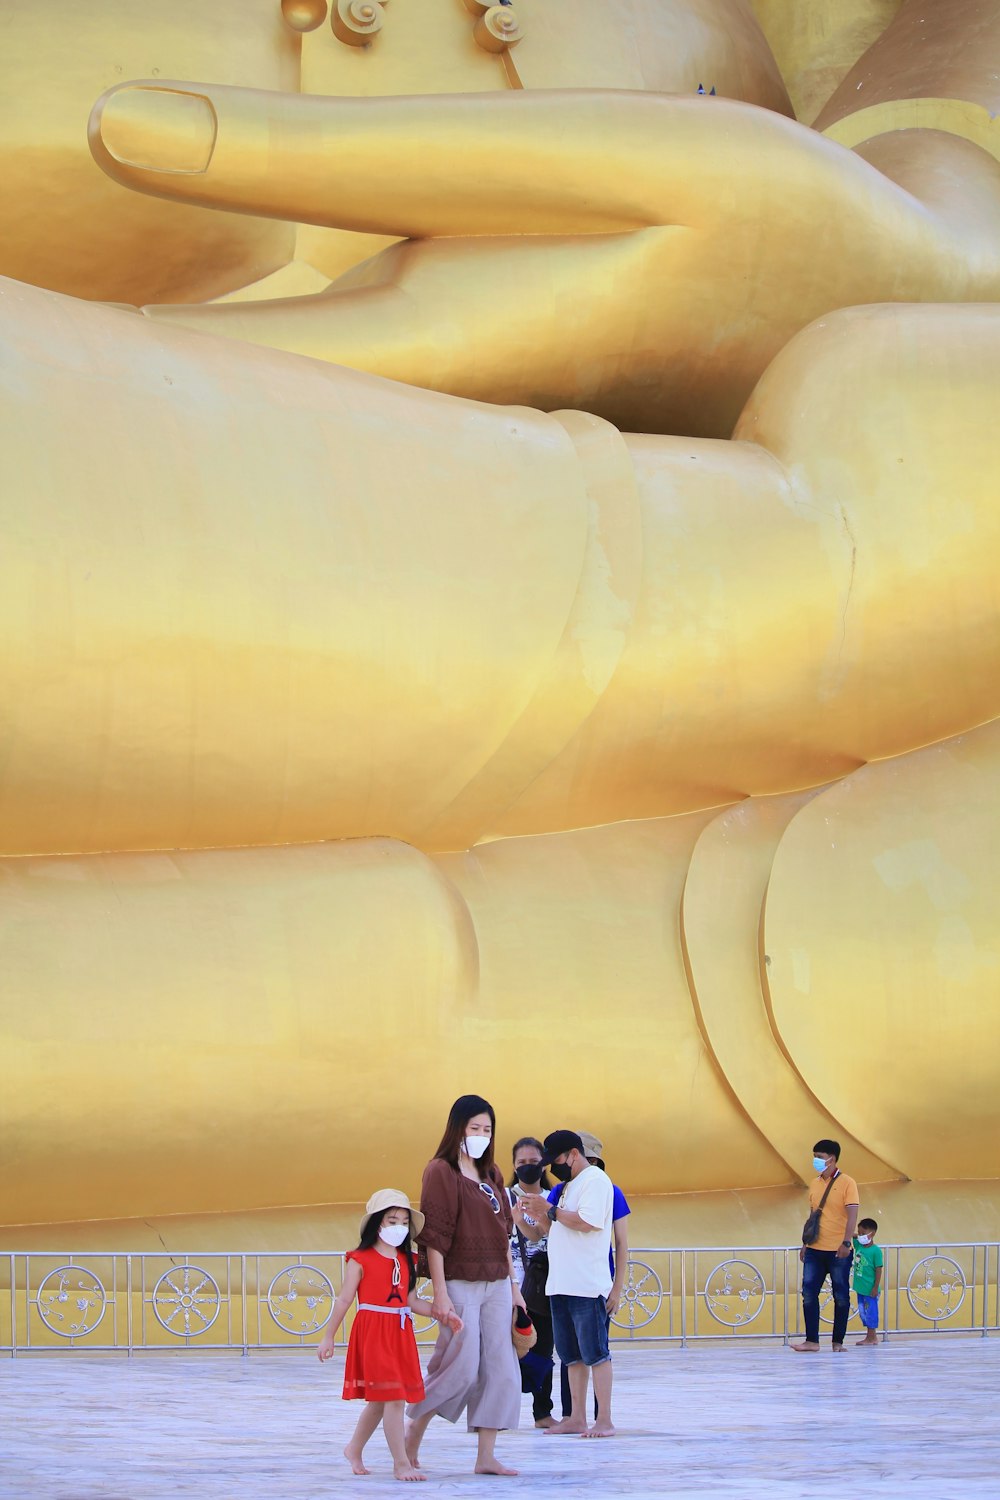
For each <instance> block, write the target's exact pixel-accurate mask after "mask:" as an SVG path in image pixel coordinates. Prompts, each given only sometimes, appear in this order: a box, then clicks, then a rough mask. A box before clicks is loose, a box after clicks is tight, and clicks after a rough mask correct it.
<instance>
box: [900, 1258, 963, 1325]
mask: <svg viewBox="0 0 1000 1500" xmlns="http://www.w3.org/2000/svg"><path fill="white" fill-rule="evenodd" d="M966 1288H967V1283H966V1280H965V1274H964V1272H963V1270H962V1267H961V1266H960V1265H959V1264H958V1262H957V1261H955V1260H952V1258H951V1256H950V1255H925V1256H924V1258H923V1260H919V1261H917V1264H916V1265H915V1266H914V1267H913V1270H912V1271H911V1272H910V1274H909V1276H908V1277H907V1278H906V1300H907V1301H908V1302H909V1304H910V1306H911V1307H912V1308H913V1311H914V1312H915V1313H916V1315H917V1317H918V1318H925V1319H926V1320H927V1322H928V1323H943V1322H944V1320H945V1318H953V1317H954V1316H955V1314H956V1313H957V1312H958V1309H959V1308H960V1307H961V1305H962V1303H963V1302H964V1301H965V1293H966Z"/></svg>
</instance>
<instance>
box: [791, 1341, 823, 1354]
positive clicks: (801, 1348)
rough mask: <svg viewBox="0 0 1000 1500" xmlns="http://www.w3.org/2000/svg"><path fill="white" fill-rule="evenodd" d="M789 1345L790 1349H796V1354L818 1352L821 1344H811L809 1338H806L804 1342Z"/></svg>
mask: <svg viewBox="0 0 1000 1500" xmlns="http://www.w3.org/2000/svg"><path fill="white" fill-rule="evenodd" d="M788 1347H789V1348H790V1349H794V1350H795V1352H796V1354H818V1353H819V1345H818V1344H811V1343H810V1342H809V1340H808V1339H806V1340H805V1342H804V1343H802V1344H789V1346H788Z"/></svg>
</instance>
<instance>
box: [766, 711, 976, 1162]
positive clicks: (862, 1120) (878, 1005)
mask: <svg viewBox="0 0 1000 1500" xmlns="http://www.w3.org/2000/svg"><path fill="white" fill-rule="evenodd" d="M998 767H1000V726H998V725H996V724H992V725H988V726H986V727H985V728H982V729H978V730H975V731H973V732H972V733H970V734H967V735H962V736H961V737H959V738H958V739H954V740H949V741H947V742H946V743H945V744H943V745H935V746H931V747H930V748H928V749H925V750H920V751H917V752H916V753H914V754H913V755H910V756H906V757H903V758H902V759H899V760H895V761H891V762H887V763H885V764H882V765H875V766H867V767H865V768H864V770H862V771H858V772H856V773H855V774H854V775H853V776H852V777H850V779H849V780H847V781H845V782H844V783H843V784H842V785H839V786H834V787H831V788H829V789H828V790H826V791H824V792H821V793H820V794H819V795H818V796H817V797H816V798H814V799H813V801H812V802H810V803H809V805H808V806H807V807H805V808H804V809H803V810H802V811H801V812H800V813H799V814H798V815H797V816H796V818H795V819H794V821H793V822H792V824H791V825H790V827H789V829H788V831H787V832H786V834H785V837H784V839H783V840H782V843H781V845H780V846H779V849H778V851H777V854H776V856H775V860H774V867H773V870H772V873H771V880H770V884H769V887H768V894H767V904H766V910H765V916H764V942H765V947H766V952H767V954H768V956H769V958H770V964H769V967H768V974H769V984H770V989H771V996H772V1000H773V1005H774V1014H775V1019H776V1022H777V1024H778V1026H779V1028H780V1030H781V1035H782V1038H783V1039H784V1041H785V1043H786V1045H787V1047H788V1049H789V1052H790V1053H791V1055H792V1058H793V1059H794V1061H795V1063H796V1066H797V1067H798V1068H799V1069H800V1070H801V1072H802V1074H803V1076H804V1078H805V1079H806V1081H807V1083H808V1084H809V1086H810V1088H811V1089H812V1090H813V1091H814V1093H815V1094H816V1095H817V1097H818V1098H820V1099H822V1101H823V1103H824V1105H825V1106H826V1107H827V1108H828V1109H830V1110H831V1111H833V1113H834V1115H835V1116H836V1117H838V1118H840V1119H847V1120H851V1121H854V1122H856V1129H857V1131H858V1133H859V1134H860V1136H861V1137H862V1139H863V1140H865V1141H866V1142H868V1143H870V1144H871V1145H872V1147H873V1148H874V1149H876V1150H878V1151H879V1152H880V1154H883V1155H884V1156H885V1157H886V1158H887V1159H889V1160H891V1161H894V1162H896V1163H897V1164H898V1166H899V1167H900V1168H901V1169H902V1170H903V1171H904V1172H905V1173H906V1174H907V1176H911V1177H931V1178H933V1177H951V1178H963V1177H969V1178H975V1177H986V1176H996V1175H997V1174H998V1173H1000V1149H998V1143H1000V1105H998V1100H1000V1093H998V1090H997V1058H998V1057H1000V1007H998V1005H997V996H998V995H1000V934H998V923H997V886H998V874H997V860H998V854H997V850H998V847H1000V839H998V812H1000V801H998V797H997V774H998ZM834 1019H835V1024H831V1021H832V1020H834ZM951 1057H954V1058H955V1059H956V1062H955V1063H954V1064H952V1063H951V1062H950V1061H949V1059H950V1058H951Z"/></svg>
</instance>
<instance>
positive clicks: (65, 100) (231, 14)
mask: <svg viewBox="0 0 1000 1500" xmlns="http://www.w3.org/2000/svg"><path fill="white" fill-rule="evenodd" d="M0 34H2V37H3V57H2V63H0V70H2V73H0V76H2V84H0V131H2V134H3V140H4V144H5V151H4V157H3V166H2V168H0V246H2V250H0V272H2V274H3V275H5V276H13V277H16V278H18V279H19V280H22V281H29V282H34V283H35V284H37V285H40V286H50V287H55V288H57V289H58V290H60V291H64V292H69V293H72V294H73V295H74V296H77V297H92V298H97V299H103V300H107V301H115V302H150V301H169V300H172V299H188V300H191V299H200V298H208V297H213V296H216V295H217V294H218V293H220V292H223V291H227V290H230V289H231V288H233V287H235V286H239V285H241V284H242V283H244V282H247V281H250V280H253V279H255V278H257V277H260V276H264V275H266V274H267V273H268V272H270V271H273V270H275V269H277V267H279V266H281V265H283V264H284V262H285V261H287V260H288V259H289V258H290V256H291V254H292V250H293V246H294V241H295V230H294V227H293V226H292V225H289V224H280V223H276V222H274V221H273V220H270V221H269V220H257V219H252V218H236V217H233V216H231V215H226V216H223V215H220V214H211V213H205V212H203V211H199V210H197V209H192V208H180V209H178V208H177V207H176V206H173V207H171V206H170V205H169V204H166V203H162V202H160V201H158V200H157V199H155V198H147V199H143V198H140V197H138V196H137V195H135V194H132V195H128V194H124V193H122V192H120V191H116V189H115V186H114V184H113V183H110V182H109V181H108V180H107V178H106V177H105V176H104V175H103V173H102V172H101V171H100V170H99V169H98V167H97V166H96V164H95V162H94V160H93V157H92V156H91V154H90V151H89V150H88V148H87V117H88V115H89V113H90V110H91V107H92V106H93V103H94V99H95V98H96V97H97V95H98V94H100V93H101V91H102V90H103V89H106V88H111V87H113V86H114V84H116V83H121V82H122V81H123V80H124V79H127V78H135V77H141V78H149V79H151V80H152V81H154V82H155V81H156V80H157V79H158V78H160V77H162V78H171V77H175V76H176V75H177V73H178V72H180V73H182V74H185V75H192V76H194V77H202V76H204V77H208V78H211V79H213V80H214V81H215V82H217V83H242V84H244V85H246V86H248V87H251V88H262V89H294V88H295V87H296V86H297V79H298V39H297V38H296V37H295V36H294V33H292V32H291V31H289V30H287V28H285V27H284V26H283V25H282V22H281V14H280V11H279V7H278V0H210V3H206V0H170V4H169V6H168V7H165V8H164V9H163V10H162V11H161V12H160V14H159V15H158V17H157V18H156V19H155V20H154V19H153V18H152V16H151V14H150V11H149V8H148V7H146V6H141V5H136V4H135V3H134V0H100V3H99V4H93V3H90V0H54V3H53V0H47V3H44V4H39V5H5V6H4V8H3V17H2V22H0Z"/></svg>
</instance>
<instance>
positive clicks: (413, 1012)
mask: <svg viewBox="0 0 1000 1500" xmlns="http://www.w3.org/2000/svg"><path fill="white" fill-rule="evenodd" d="M710 816H711V814H709V813H700V814H695V815H692V816H690V817H688V818H681V819H669V820H664V821H656V820H650V821H648V822H646V823H643V824H621V825H617V826H614V827H610V828H603V829H594V830H589V831H579V832H575V833H569V834H562V835H555V836H552V837H550V838H541V839H526V840H504V841H502V842H498V843H494V844H489V845H486V846H484V847H482V848H480V849H477V850H474V851H471V852H469V853H467V854H461V855H451V856H445V857H440V858H438V859H437V860H431V859H429V858H428V857H427V856H425V855H422V854H420V853H418V851H416V850H414V849H411V848H409V847H407V846H406V845H403V844H400V843H398V842H393V841H390V840H375V839H373V840H363V841H354V842H345V843H340V844H332V845H314V846H311V847H301V848H290V849H275V850H262V849H243V850H231V851H201V852H198V853H187V854H180V853H175V854H167V853H163V854H146V855H140V854H122V855H116V856H103V857H102V856H92V857H79V858H70V857H64V858H62V859H51V860H36V859H20V860H7V861H3V862H0V949H2V952H3V955H4V972H5V975H6V981H5V985H4V989H3V995H2V999H0V1014H2V1026H3V1032H4V1035H5V1037H6V1038H7V1041H6V1045H5V1062H6V1066H7V1067H8V1068H9V1070H10V1075H11V1077H12V1078H13V1079H14V1080H15V1087H14V1088H13V1089H12V1090H5V1091H4V1098H3V1102H2V1105H0V1108H2V1111H3V1117H4V1141H5V1151H6V1152H7V1153H8V1155H7V1160H6V1161H5V1164H4V1166H5V1170H4V1180H5V1184H6V1189H5V1194H4V1204H3V1209H2V1212H3V1216H4V1219H5V1221H6V1222H8V1223H9V1222H12V1221H13V1222H25V1221H29V1222H42V1221H48V1220H52V1219H55V1218H65V1217H67V1216H71V1217H78V1218H101V1219H113V1218H119V1217H123V1216H127V1215H131V1214H135V1213H137V1212H138V1213H139V1214H140V1215H148V1214H157V1215H163V1214H174V1213H188V1214H190V1213H192V1212H193V1213H207V1212H210V1211H215V1212H233V1211H235V1210H243V1211H245V1210H247V1209H250V1208H265V1207H267V1206H269V1205H271V1204H275V1203H286V1204H296V1203H317V1202H323V1201H328V1200H330V1199H331V1198H334V1197H348V1198H351V1199H353V1198H356V1197H361V1196H362V1195H363V1194H364V1193H365V1192H366V1191H369V1190H370V1182H371V1176H372V1172H373V1171H374V1172H376V1173H382V1174H383V1175H384V1174H385V1172H386V1171H387V1165H386V1163H387V1162H388V1161H389V1160H390V1159H391V1161H392V1164H393V1166H392V1172H393V1173H394V1174H395V1175H396V1177H398V1178H405V1179H406V1180H407V1181H410V1182H414V1181H417V1180H418V1179H419V1175H420V1172H421V1170H422V1167H423V1164H424V1162H425V1161H426V1159H427V1156H428V1155H429V1153H430V1152H431V1150H432V1149H433V1146H434V1144H435V1142H436V1139H437V1133H438V1131H439V1128H440V1116H441V1107H442V1106H441V1098H440V1088H441V1086H442V1083H443V1078H444V1076H445V1075H447V1077H449V1078H461V1079H466V1078H468V1079H471V1080H474V1081H475V1086H476V1087H481V1088H482V1089H484V1090H485V1091H486V1092H487V1094H488V1095H489V1097H490V1098H491V1100H492V1101H493V1102H494V1104H495V1106H496V1109H497V1111H498V1113H499V1114H500V1115H501V1116H502V1117H503V1118H504V1119H506V1120H507V1121H508V1122H510V1121H512V1120H515V1119H524V1118H527V1117H529V1116H530V1117H531V1118H534V1117H535V1114H536V1112H537V1110H538V1108H539V1093H538V1084H537V1079H536V1078H535V1077H534V1076H533V1075H532V1074H531V1073H530V1072H527V1071H525V1070H522V1069H520V1068H517V1067H513V1068H511V1067H508V1066H506V1063H505V1059H506V1058H508V1057H509V1056H510V1055H511V1054H512V1051H513V1050H514V1049H515V1048H516V1046H517V1042H518V1037H519V1036H523V1034H524V1033H525V1031H526V1030H527V1031H529V1032H530V1033H531V1034H532V1035H537V1036H539V1037H542V1036H545V1037H551V1038H553V1039H558V1046H559V1052H560V1057H561V1059H562V1074H561V1079H560V1081H559V1083H558V1085H554V1086H553V1094H555V1093H556V1092H557V1094H558V1101H556V1098H555V1097H553V1099H552V1100H551V1101H546V1108H548V1109H549V1110H550V1111H552V1110H555V1111H556V1112H557V1113H558V1114H559V1115H560V1118H562V1117H565V1118H568V1119H574V1120H575V1119H582V1118H583V1117H584V1116H586V1117H587V1118H590V1117H591V1116H594V1115H596V1116H597V1117H599V1118H602V1119H603V1118H609V1117H612V1116H613V1115H617V1118H618V1119H619V1121H620V1123H619V1125H618V1132H619V1140H620V1150H621V1152H622V1154H623V1157H627V1158H628V1160H629V1162H630V1168H629V1182H630V1184H631V1185H632V1187H633V1188H634V1190H635V1191H637V1192H648V1191H650V1190H652V1189H654V1188H658V1187H662V1186H664V1185H669V1186H670V1187H672V1188H674V1189H676V1190H678V1191H690V1190H691V1189H692V1188H695V1187H700V1188H715V1187H723V1186H728V1185H732V1184H735V1183H737V1182H739V1183H741V1184H744V1185H747V1184H749V1185H752V1186H757V1185H766V1184H770V1183H775V1182H779V1183H780V1182H783V1181H787V1179H788V1174H787V1171H786V1170H785V1168H784V1166H783V1164H782V1163H781V1162H780V1161H779V1160H778V1158H777V1157H776V1156H775V1155H774V1153H773V1152H772V1151H771V1150H770V1148H769V1147H768V1146H767V1145H766V1143H765V1142H764V1141H763V1140H762V1139H761V1137H760V1135H759V1133H758V1132H757V1131H756V1130H755V1129H754V1127H753V1125H752V1124H751V1123H750V1122H749V1121H748V1120H747V1119H746V1118H745V1116H743V1114H742V1113H741V1112H740V1111H739V1110H738V1109H737V1108H736V1107H735V1106H734V1104H733V1102H732V1100H731V1098H730V1096H729V1093H728V1091H727V1089H726V1088H725V1086H724V1084H723V1082H722V1080H721V1079H720V1077H719V1075H718V1074H717V1072H716V1070H715V1069H714V1067H713V1065H712V1062H711V1059H710V1056H709V1054H708V1053H707V1052H706V1049H705V1047H704V1044H703V1041H702V1038H701V1036H700V1034H699V1031H698V1027H697V1024H696V1022H695V1018H694V1014H693V1012H692V1009H691V1003H690V994H689V991H688V985H687V979H686V975H685V972H684V965H683V961H682V956H681V949H680V940H679V917H678V907H679V901H680V893H681V888H682V885H683V881H684V873H685V870H686V867H687V861H688V858H689V856H690V851H691V847H692V844H693V843H694V841H695V839H696V838H697V836H698V833H699V832H700V830H701V829H702V827H703V826H704V824H705V822H706V820H707V819H708V818H709V817H710ZM597 1038H599V1039H600V1046H599V1048H598V1049H595V1040H596V1039H597ZM654 1038H655V1045H652V1044H651V1040H652V1039H654ZM403 1056H405V1059H406V1064H405V1066H401V1065H400V1058H401V1057H403ZM625 1078H627V1079H628V1080H629V1083H628V1089H629V1098H630V1100H631V1101H632V1102H631V1105H630V1110H629V1119H628V1120H627V1121H626V1120H624V1119H622V1118H621V1115H620V1105H619V1103H618V1100H619V1091H620V1087H621V1080H623V1079H625ZM452 1092H454V1090H452ZM375 1116H378V1117H379V1118H382V1119H384V1121H385V1136H384V1141H383V1144H376V1143H375V1142H374V1141H373V1143H372V1144H373V1146H374V1150H373V1149H372V1148H371V1147H369V1146H366V1145H365V1144H364V1137H365V1136H366V1135H367V1133H368V1131H369V1129H370V1127H371V1123H372V1121H373V1119H374V1118H375ZM399 1121H404V1122H405V1125H404V1126H403V1127H402V1128H401V1127H400V1126H399V1125H398V1123H397V1122H399ZM505 1128H506V1129H508V1130H509V1129H510V1125H509V1123H508V1125H507V1126H506V1127H505ZM546 1128H547V1129H548V1128H552V1127H551V1126H549V1127H546ZM380 1133H381V1127H380V1129H379V1131H377V1132H376V1135H380ZM652 1142H663V1143H667V1144H666V1151H665V1153H664V1152H661V1150H660V1149H659V1148H657V1149H653V1150H651V1149H650V1146H651V1143H652ZM737 1143H738V1155H739V1166H738V1168H735V1167H734V1165H733V1161H732V1156H733V1151H734V1146H735V1145H736V1144H737ZM56 1161H58V1169H53V1170H50V1169H49V1166H48V1165H47V1164H50V1163H55V1162H56ZM390 1175H392V1174H391V1173H390Z"/></svg>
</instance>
